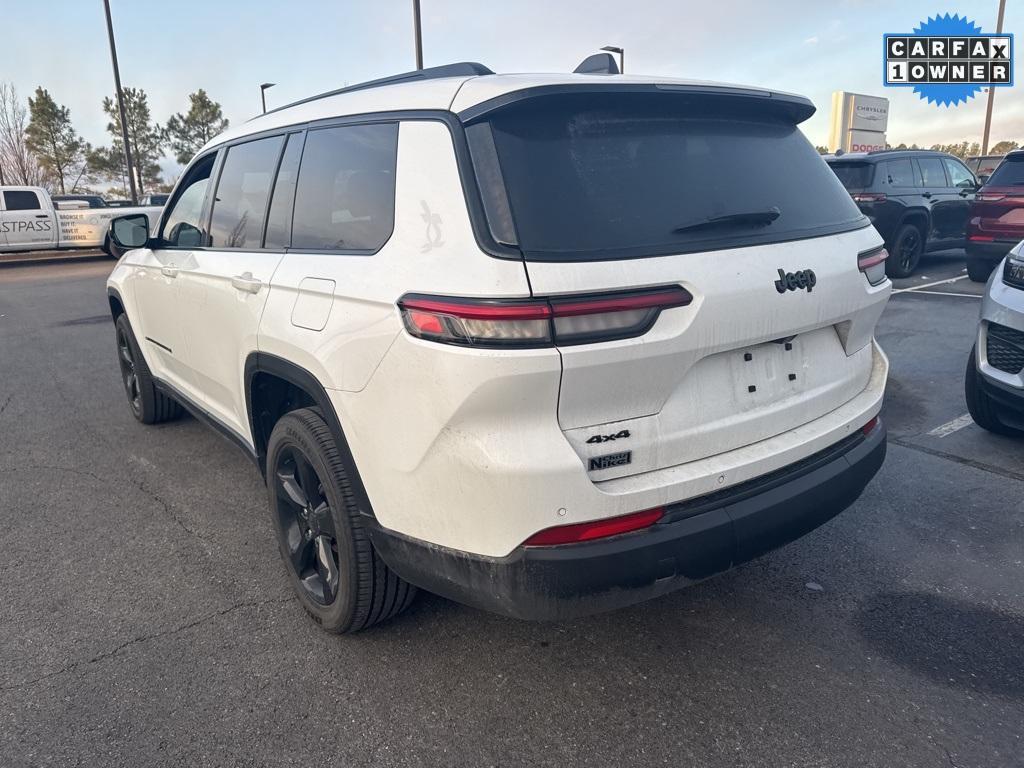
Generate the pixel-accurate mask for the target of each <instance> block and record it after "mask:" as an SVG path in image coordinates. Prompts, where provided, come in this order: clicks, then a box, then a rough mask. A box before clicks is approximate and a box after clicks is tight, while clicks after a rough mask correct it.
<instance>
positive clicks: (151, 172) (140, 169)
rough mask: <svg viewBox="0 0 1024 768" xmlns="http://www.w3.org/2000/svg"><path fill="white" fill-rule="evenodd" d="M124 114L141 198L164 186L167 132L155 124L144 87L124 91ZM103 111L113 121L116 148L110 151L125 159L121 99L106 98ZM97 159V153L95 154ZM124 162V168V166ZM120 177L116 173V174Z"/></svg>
mask: <svg viewBox="0 0 1024 768" xmlns="http://www.w3.org/2000/svg"><path fill="white" fill-rule="evenodd" d="M122 93H123V94H124V111H125V118H126V122H127V124H128V144H129V146H130V147H131V150H132V165H133V166H134V168H133V170H134V176H135V186H136V188H137V189H138V191H139V194H140V195H143V194H145V193H146V191H147V190H149V189H152V188H155V187H156V186H157V185H158V184H159V183H160V158H161V157H163V155H164V150H163V143H164V132H163V129H162V128H161V127H160V126H159V125H157V124H156V123H154V122H153V120H152V117H151V116H150V113H149V101H148V99H147V97H146V92H145V91H144V90H142V89H141V88H124V89H122ZM103 111H104V112H106V113H107V116H108V117H109V118H110V122H109V123H107V132H108V133H110V135H111V136H112V137H113V139H114V140H113V146H112V147H111V149H110V150H105V151H106V152H107V157H108V159H109V157H110V154H109V153H111V152H113V153H116V154H117V155H119V156H121V157H122V158H123V157H124V141H123V140H122V138H121V135H122V134H121V113H120V111H119V110H118V107H117V99H116V98H113V99H112V98H110V97H109V96H108V97H106V98H104V99H103ZM92 157H93V158H94V159H96V158H97V155H96V151H95V150H94V151H93V153H92ZM123 162H124V161H123V160H122V161H121V167H123ZM113 175H114V176H115V178H116V174H113Z"/></svg>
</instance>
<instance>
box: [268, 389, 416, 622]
mask: <svg viewBox="0 0 1024 768" xmlns="http://www.w3.org/2000/svg"><path fill="white" fill-rule="evenodd" d="M267 491H268V494H269V501H270V515H271V520H272V522H273V524H274V528H275V530H276V532H277V540H278V545H279V548H280V551H281V559H282V560H283V561H284V565H285V568H286V569H287V571H288V576H289V580H290V581H291V583H292V587H293V588H294V589H295V592H296V594H297V595H298V597H299V600H300V601H301V603H302V606H303V608H305V609H306V612H307V613H309V615H310V616H312V617H313V619H314V620H315V621H316V622H317V623H318V624H320V625H321V626H322V627H323V628H324V629H326V630H327V631H329V632H336V633H345V632H358V631H359V630H361V629H366V628H367V627H369V626H371V625H373V624H376V623H378V622H380V621H384V620H385V619H389V618H391V617H392V616H395V615H396V614H398V613H401V612H402V611H403V610H405V608H406V607H408V606H409V604H410V603H411V602H412V600H413V597H415V595H416V588H415V587H414V586H412V585H411V584H409V583H408V582H405V581H403V580H402V579H400V578H399V577H398V576H397V575H395V574H394V573H393V572H392V571H391V569H390V568H388V567H387V565H385V564H384V561H383V560H381V559H380V556H379V555H378V554H377V552H376V551H375V550H374V548H373V544H372V543H371V542H370V537H369V535H368V534H367V531H366V529H365V528H364V527H363V524H362V522H361V521H360V512H359V509H358V506H357V504H356V501H355V497H354V495H353V492H352V484H351V481H350V479H349V470H348V468H346V467H345V466H344V465H343V464H342V460H341V455H340V454H339V452H338V448H337V446H336V445H335V442H334V438H333V436H332V435H331V431H330V429H329V428H328V426H327V423H326V422H325V421H324V419H323V417H322V416H321V415H320V413H319V412H318V411H317V410H315V409H312V408H302V409H299V410H297V411H292V412H290V413H287V414H285V415H284V416H282V417H281V419H280V420H279V421H278V422H277V424H276V425H274V430H273V432H272V433H271V435H270V441H269V443H268V444H267Z"/></svg>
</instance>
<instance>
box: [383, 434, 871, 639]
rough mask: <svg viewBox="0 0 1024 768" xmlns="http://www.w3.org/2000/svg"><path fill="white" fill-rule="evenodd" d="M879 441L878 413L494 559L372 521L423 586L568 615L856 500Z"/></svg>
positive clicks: (488, 606)
mask: <svg viewBox="0 0 1024 768" xmlns="http://www.w3.org/2000/svg"><path fill="white" fill-rule="evenodd" d="M885 449H886V435H885V427H884V425H883V424H882V423H881V422H880V421H879V422H878V425H877V426H876V427H875V428H874V429H873V430H872V431H871V433H870V434H868V435H866V436H864V435H861V434H860V433H858V434H856V435H854V436H852V437H850V438H847V439H846V440H843V441H841V442H840V443H837V444H836V445H834V446H832V447H831V448H829V449H826V450H825V451H822V452H820V453H818V454H815V455H814V456H811V457H810V458H808V459H805V460H803V461H801V462H798V463H797V464H794V465H792V466H790V467H787V468H785V469H782V470H780V471H778V472H775V473H772V474H771V475H767V476H765V477H762V478H758V479H756V480H753V481H751V482H749V483H745V484H742V485H740V486H736V487H734V488H731V489H727V490H725V491H721V492H719V493H716V494H713V495H711V496H705V497H702V498H700V499H696V500H693V501H690V502H686V503H683V504H678V505H672V506H670V507H668V508H667V510H666V516H665V518H663V519H662V521H660V522H659V523H658V524H656V525H653V526H651V527H650V528H647V529H645V530H643V531H638V532H636V533H630V534H625V535H622V536H615V537H612V538H608V539H601V540H597V541H591V542H585V543H580V544H571V545H566V546H556V547H519V548H518V549H516V550H515V551H514V552H513V553H512V554H510V555H508V556H507V557H501V558H494V557H483V556H480V555H472V554H468V553H465V552H459V551H457V550H452V549H447V548H445V547H439V546H436V545H433V544H429V543H426V542H423V541H420V540H417V539H411V538H409V537H406V536H403V535H401V534H398V533H395V532H393V531H389V530H386V529H383V528H380V527H379V526H377V525H376V524H375V523H373V522H372V521H371V522H370V524H369V526H370V531H371V538H372V540H373V543H374V546H375V547H376V548H377V550H378V552H379V553H380V555H381V557H383V558H384V561H385V562H386V563H387V564H388V565H389V566H390V567H391V568H392V570H394V571H395V572H396V573H398V575H400V576H401V577H402V578H404V579H406V580H407V581H410V582H412V583H413V584H416V585H417V586H420V587H422V588H423V589H426V590H428V591H430V592H434V593H436V594H439V595H442V596H444V597H448V598H451V599H453V600H457V601H459V602H462V603H466V604H467V605H472V606H476V607H478V608H483V609H485V610H489V611H494V612H496V613H500V614H504V615H506V616H513V617H517V618H523V619H546V620H557V619H565V618H571V617H574V616H580V615H585V614H589V613H597V612H599V611H605V610H611V609H614V608H620V607H623V606H626V605H631V604H633V603H637V602H640V601H643V600H647V599H650V598H652V597H657V596H658V595H662V594H665V593H668V592H671V591H673V590H675V589H679V588H680V587H684V586H686V585H688V584H692V583H694V582H696V581H699V580H701V579H705V578H707V577H709V576H712V575H714V574H716V573H719V572H721V571H725V570H727V569H729V568H731V567H733V566H735V565H738V564H740V563H743V562H746V561H747V560H750V559H752V558H754V557H757V556H759V555H762V554H764V553H765V552H768V551H770V550H772V549H775V548H776V547H780V546H782V545H783V544H786V543H788V542H790V541H793V540H794V539H797V538H799V537H800V536H803V535H804V534H805V533H807V532H809V531H811V530H813V529H814V528H817V527H818V526H819V525H821V524H822V523H824V522H826V521H828V520H830V519H831V518H832V517H834V516H835V515H837V514H838V513H839V512H841V511H842V510H844V509H846V507H848V506H849V505H850V504H852V503H853V502H854V501H855V500H856V499H857V497H858V496H860V494H861V492H862V491H863V490H864V487H865V486H866V485H867V484H868V482H869V481H870V480H871V478H872V477H874V475H875V473H876V472H877V471H878V469H879V467H881V466H882V462H883V460H884V459H885Z"/></svg>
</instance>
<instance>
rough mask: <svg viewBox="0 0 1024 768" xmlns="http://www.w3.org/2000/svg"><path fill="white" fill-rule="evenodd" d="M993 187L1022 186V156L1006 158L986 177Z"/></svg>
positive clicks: (1023, 184)
mask: <svg viewBox="0 0 1024 768" xmlns="http://www.w3.org/2000/svg"><path fill="white" fill-rule="evenodd" d="M988 183H989V184H990V185H991V186H993V187H1020V186H1024V157H1019V158H1013V159H1012V160H1011V159H1010V158H1006V159H1005V160H1003V162H1002V163H1000V164H999V167H998V168H996V169H995V170H994V171H993V172H992V175H991V176H990V177H989V179H988Z"/></svg>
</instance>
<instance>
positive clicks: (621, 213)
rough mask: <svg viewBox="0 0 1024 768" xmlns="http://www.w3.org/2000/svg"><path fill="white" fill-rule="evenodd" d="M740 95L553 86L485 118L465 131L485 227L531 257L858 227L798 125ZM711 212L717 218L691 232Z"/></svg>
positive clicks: (712, 244) (719, 244) (628, 252)
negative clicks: (717, 102)
mask: <svg viewBox="0 0 1024 768" xmlns="http://www.w3.org/2000/svg"><path fill="white" fill-rule="evenodd" d="M743 101H744V102H749V105H748V104H744V105H742V106H739V107H738V106H736V102H735V101H733V102H730V103H729V104H728V105H724V106H719V107H713V106H712V104H713V103H714V102H712V101H711V100H710V99H708V100H706V102H705V103H701V104H698V105H696V107H695V104H694V101H693V99H692V98H691V99H689V100H684V99H679V98H676V97H674V96H671V95H665V94H649V93H622V92H616V93H614V94H608V93H603V94H594V93H589V94H588V93H581V94H559V95H557V96H545V97H537V98H532V99H526V100H524V101H521V102H518V103H514V104H513V105H510V106H508V107H505V108H504V109H502V110H500V111H498V112H497V113H493V114H492V115H491V116H490V117H489V118H488V122H487V123H485V124H478V125H473V126H470V128H469V129H468V131H467V133H468V135H469V138H470V147H471V150H472V154H473V161H474V165H475V166H476V167H477V178H478V181H479V182H480V185H481V187H482V192H483V195H482V196H483V198H484V205H485V208H486V209H487V214H488V223H489V224H490V226H491V230H492V233H494V234H495V235H496V239H498V240H499V241H504V242H508V241H509V240H511V239H513V238H514V241H515V242H514V244H518V245H519V247H520V248H521V249H522V251H523V252H524V254H526V256H527V257H528V258H536V259H557V260H587V259H595V258H600V259H608V258H626V257H631V256H647V255H651V256H653V255H659V254H666V253H681V252H687V251H697V250H709V249H715V248H726V247H733V246H740V245H754V244H758V243H766V242H779V241H784V240H793V239H797V238H801V237H811V236H815V235H819V234H826V233H828V232H831V231H839V230H841V229H853V228H856V227H858V226H862V225H863V221H864V219H863V217H862V216H861V214H860V212H859V211H858V209H857V207H856V206H855V205H854V204H853V202H852V201H851V199H850V196H849V195H848V194H847V193H846V191H845V190H844V189H843V187H842V185H840V184H839V183H838V182H837V181H836V178H835V176H834V174H832V173H831V172H830V171H829V169H828V166H827V165H826V164H825V163H824V161H823V160H822V159H821V157H820V156H819V155H818V153H817V152H816V151H815V149H814V147H812V146H811V145H810V144H809V143H808V141H807V140H806V139H805V138H804V136H803V134H801V133H800V130H799V129H798V128H797V127H796V126H795V125H793V124H792V122H791V121H786V120H785V119H784V118H783V117H781V116H780V117H775V116H772V115H770V114H769V113H768V112H767V110H766V108H765V106H764V105H763V104H758V103H757V102H758V100H757V99H753V98H751V99H749V100H747V99H744V100H743ZM488 126H489V130H488ZM489 155H491V156H496V158H497V161H498V162H497V163H496V164H495V163H493V162H490V163H489V162H488V156H489ZM493 165H496V166H497V167H496V168H494V167H489V166H493ZM496 184H500V185H502V186H503V187H504V188H505V190H507V203H508V205H507V207H505V206H504V205H503V204H502V201H501V198H502V197H503V196H501V195H498V196H496V195H495V194H494V189H493V188H492V187H493V186H494V185H496ZM770 211H773V212H774V213H773V214H771V215H774V220H772V221H771V222H770V223H765V222H764V221H763V220H762V219H763V218H764V215H765V214H766V212H770ZM746 214H751V215H752V216H750V217H747V218H744V215H746ZM723 217H724V218H723ZM709 219H716V220H718V221H719V222H720V223H717V224H714V225H712V226H710V227H709V226H699V225H701V224H702V223H703V224H706V223H707V222H708V220H709ZM694 225H698V226H697V227H696V228H694ZM501 235H504V237H502V236H501Z"/></svg>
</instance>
